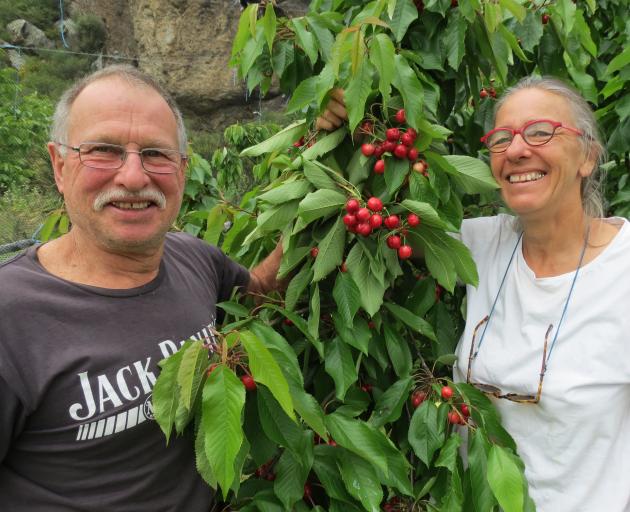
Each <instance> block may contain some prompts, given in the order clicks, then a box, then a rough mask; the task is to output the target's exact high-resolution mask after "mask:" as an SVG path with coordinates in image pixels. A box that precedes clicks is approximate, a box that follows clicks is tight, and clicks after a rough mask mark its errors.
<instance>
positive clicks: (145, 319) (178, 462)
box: [0, 66, 281, 512]
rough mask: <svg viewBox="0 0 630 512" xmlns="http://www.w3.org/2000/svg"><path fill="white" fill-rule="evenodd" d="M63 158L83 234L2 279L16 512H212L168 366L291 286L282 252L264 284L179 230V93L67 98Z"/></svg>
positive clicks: (129, 79)
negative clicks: (266, 296)
mask: <svg viewBox="0 0 630 512" xmlns="http://www.w3.org/2000/svg"><path fill="white" fill-rule="evenodd" d="M51 133H52V142H50V143H49V144H48V150H49V153H50V158H51V161H52V167H53V170H54V176H55V181H56V184H57V187H58V189H59V191H60V192H61V194H62V195H63V197H64V201H65V205H66V209H67V212H68V215H69V217H70V220H71V222H72V229H71V230H70V232H69V233H68V234H66V235H64V236H62V237H60V238H58V239H56V240H53V241H51V242H49V243H46V244H43V245H40V246H36V247H32V248H30V249H29V250H28V251H27V252H26V253H25V254H23V255H21V256H19V257H18V258H16V259H14V260H12V261H10V262H8V263H5V264H4V265H2V266H0V283H1V286H0V318H1V320H0V503H1V504H2V505H1V506H0V508H1V509H2V510H3V511H5V512H13V511H29V512H39V511H46V512H55V511H90V512H94V511H108V512H114V511H115V512H123V511H127V510H128V511H143V510H147V511H149V510H150V511H151V512H156V511H161V510H163V511H167V510H168V511H174V510H182V511H203V512H206V511H207V510H209V508H210V505H211V501H212V492H211V490H210V489H209V488H208V487H207V486H206V485H205V484H204V483H203V482H202V480H201V479H200V478H199V477H198V475H197V472H196V468H195V457H194V451H193V442H192V436H184V437H180V438H177V439H172V440H171V442H170V443H169V445H168V447H167V446H166V443H165V438H164V436H163V435H162V434H161V432H160V429H159V427H158V425H157V424H156V423H155V421H153V416H152V407H151V390H152V386H153V384H154V383H155V380H156V377H157V375H158V373H159V369H158V366H157V363H158V361H160V360H161V359H162V358H164V357H167V356H169V355H171V354H172V353H174V352H175V351H176V350H177V349H178V348H179V346H180V345H181V343H183V341H184V340H186V339H189V338H191V337H194V338H197V339H200V338H206V337H209V336H211V334H210V331H211V328H212V326H213V325H214V322H215V318H216V309H215V304H216V303H217V302H220V301H222V300H226V299H227V298H229V296H230V294H231V292H232V291H233V289H234V288H235V287H237V286H240V287H247V289H248V290H249V291H252V292H264V291H267V290H270V289H272V288H274V287H275V286H276V282H275V275H276V273H277V269H278V265H279V260H280V258H281V249H280V247H278V248H277V249H276V250H275V251H274V252H273V253H272V254H271V255H270V256H269V257H268V258H267V259H266V260H265V261H264V262H263V263H262V264H261V265H260V266H259V267H257V268H256V269H254V270H253V271H252V272H251V273H249V272H248V271H247V270H246V269H245V268H243V267H241V266H239V265H237V264H236V263H234V262H232V261H230V260H229V259H228V258H227V257H226V256H225V255H223V254H222V253H221V252H220V251H219V250H218V249H217V248H215V247H210V246H208V245H206V244H205V243H203V242H202V241H200V240H197V239H195V238H194V237H191V236H188V235H185V234H173V233H168V234H167V231H168V230H169V227H170V226H171V225H172V223H173V221H174V220H175V218H176V216H177V213H178V211H179V208H180V204H181V200H182V194H183V190H184V183H185V169H186V162H187V160H186V134H185V130H184V126H183V122H182V118H181V114H180V112H179V110H178V109H177V107H176V106H175V104H174V102H173V101H172V99H171V98H170V96H169V95H168V94H167V93H165V92H164V91H163V90H162V89H161V88H160V87H159V86H158V85H157V84H156V83H155V82H154V81H153V80H152V79H151V78H150V77H148V76H146V75H144V74H142V73H140V72H139V71H137V70H136V69H134V68H131V67H127V66H112V67H109V68H105V69H104V70H101V71H99V72H97V73H94V74H93V75H91V76H89V77H87V78H86V79H84V80H82V81H81V82H80V83H78V84H77V85H75V86H74V87H73V88H71V89H70V90H69V91H68V92H66V94H65V95H64V96H63V97H62V98H61V100H60V102H59V105H58V106H57V110H56V112H55V117H54V120H53V127H52V132H51Z"/></svg>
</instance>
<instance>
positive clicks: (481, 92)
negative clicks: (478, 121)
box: [479, 87, 488, 99]
mask: <svg viewBox="0 0 630 512" xmlns="http://www.w3.org/2000/svg"><path fill="white" fill-rule="evenodd" d="M479 97H480V98H481V99H483V98H487V97H488V91H486V89H485V87H484V88H483V89H481V91H479Z"/></svg>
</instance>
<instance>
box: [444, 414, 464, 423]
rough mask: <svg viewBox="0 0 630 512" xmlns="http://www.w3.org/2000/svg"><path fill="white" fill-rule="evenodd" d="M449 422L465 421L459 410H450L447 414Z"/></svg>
mask: <svg viewBox="0 0 630 512" xmlns="http://www.w3.org/2000/svg"><path fill="white" fill-rule="evenodd" d="M447 417H448V422H449V423H451V424H452V425H459V424H461V423H463V421H462V418H461V417H460V415H459V413H458V412H457V411H449V412H448V414H447Z"/></svg>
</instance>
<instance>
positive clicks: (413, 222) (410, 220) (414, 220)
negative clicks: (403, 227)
mask: <svg viewBox="0 0 630 512" xmlns="http://www.w3.org/2000/svg"><path fill="white" fill-rule="evenodd" d="M407 224H409V225H410V226H411V227H412V228H415V227H416V226H417V225H418V224H420V217H418V216H417V215H416V214H415V213H410V214H409V215H407Z"/></svg>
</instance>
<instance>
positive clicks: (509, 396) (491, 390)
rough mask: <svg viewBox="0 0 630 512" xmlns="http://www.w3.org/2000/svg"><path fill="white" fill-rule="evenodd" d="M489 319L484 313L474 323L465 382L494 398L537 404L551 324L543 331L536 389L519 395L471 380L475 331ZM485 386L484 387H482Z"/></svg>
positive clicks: (475, 355)
mask: <svg viewBox="0 0 630 512" xmlns="http://www.w3.org/2000/svg"><path fill="white" fill-rule="evenodd" d="M489 319H490V315H486V316H485V317H483V318H482V319H481V321H480V322H479V323H478V324H477V325H476V327H475V329H474V331H473V335H472V341H471V343H470V354H469V355H468V370H467V372H466V384H470V385H472V386H474V387H475V388H477V389H478V390H479V391H481V392H483V393H485V394H488V395H492V396H494V397H495V398H503V399H505V400H510V401H511V402H516V403H521V404H537V403H539V402H540V397H541V396H542V388H543V380H544V378H545V373H546V372H547V344H548V342H549V334H550V333H551V330H552V329H553V324H549V327H548V328H547V332H546V333H545V344H544V345H543V357H542V366H541V368H540V380H539V381H538V391H537V392H536V395H519V394H518V393H503V392H502V391H501V389H500V388H498V387H496V386H493V385H491V384H482V383H481V382H471V380H470V376H471V373H472V362H473V360H474V359H475V357H477V353H475V338H476V337H477V331H478V330H479V329H480V328H481V326H482V325H483V324H484V323H485V322H487V321H488V320H489ZM484 387H485V389H484ZM519 396H524V397H526V398H517V397H519Z"/></svg>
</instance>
